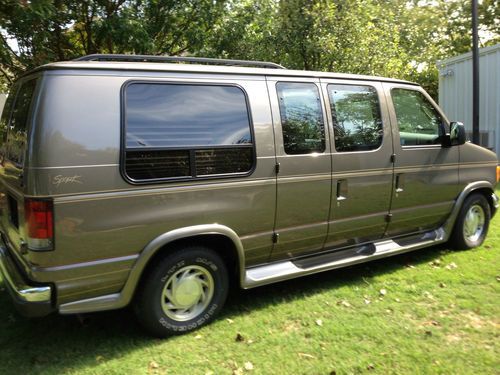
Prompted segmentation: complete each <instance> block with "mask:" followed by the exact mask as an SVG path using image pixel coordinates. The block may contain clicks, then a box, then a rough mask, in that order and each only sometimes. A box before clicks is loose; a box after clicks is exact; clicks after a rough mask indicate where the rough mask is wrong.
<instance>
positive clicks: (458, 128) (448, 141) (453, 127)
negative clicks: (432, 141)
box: [442, 122, 465, 147]
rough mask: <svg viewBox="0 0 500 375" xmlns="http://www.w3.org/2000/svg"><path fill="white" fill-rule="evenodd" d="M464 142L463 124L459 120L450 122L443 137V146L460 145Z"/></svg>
mask: <svg viewBox="0 0 500 375" xmlns="http://www.w3.org/2000/svg"><path fill="white" fill-rule="evenodd" d="M464 143H465V126H464V124H462V123H461V122H452V123H450V132H449V133H448V134H445V135H444V137H443V142H442V144H443V146H445V147H451V146H460V145H463V144H464Z"/></svg>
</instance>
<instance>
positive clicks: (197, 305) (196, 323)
mask: <svg viewBox="0 0 500 375" xmlns="http://www.w3.org/2000/svg"><path fill="white" fill-rule="evenodd" d="M228 284H229V280H228V275H227V270H226V266H225V264H224V262H223V261H222V259H221V258H220V256H219V255H218V254H217V253H216V252H214V251H213V250H212V249H209V248H206V247H202V246H189V247H184V248H182V249H179V250H178V251H176V252H174V253H172V254H169V255H168V256H166V257H165V258H163V259H161V260H160V262H159V263H158V264H157V265H156V266H154V268H153V269H151V270H150V272H149V274H148V275H146V278H145V279H144V282H143V283H141V286H140V290H138V296H137V299H136V305H135V310H136V314H137V317H138V319H139V321H140V322H141V323H142V325H143V326H144V327H145V328H146V329H147V330H148V331H149V332H150V333H152V334H153V335H154V336H158V337H165V336H169V335H175V334H181V333H186V332H189V331H193V330H195V329H197V328H199V327H201V326H202V325H205V324H207V323H208V322H210V321H211V320H213V318H214V317H215V316H216V315H217V313H218V312H219V311H220V309H221V308H222V306H223V305H224V302H225V300H226V297H227V292H228Z"/></svg>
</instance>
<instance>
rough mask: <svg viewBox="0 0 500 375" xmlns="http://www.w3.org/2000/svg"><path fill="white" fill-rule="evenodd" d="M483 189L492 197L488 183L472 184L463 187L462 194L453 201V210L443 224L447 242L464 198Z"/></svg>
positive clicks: (490, 186)
mask: <svg viewBox="0 0 500 375" xmlns="http://www.w3.org/2000/svg"><path fill="white" fill-rule="evenodd" d="M484 188H487V189H489V190H491V194H493V195H494V189H493V185H492V184H491V182H489V181H476V182H472V183H470V184H468V185H467V186H465V188H464V189H463V190H462V192H461V193H460V194H459V195H458V197H457V199H456V200H455V205H454V206H453V210H452V211H451V213H450V216H449V217H448V219H447V220H446V222H445V223H444V224H443V229H444V232H445V239H446V240H448V239H449V238H450V236H451V232H452V231H453V227H454V226H455V222H456V220H457V217H458V214H459V212H460V209H461V208H462V205H463V203H464V201H465V198H467V196H468V195H469V194H470V193H472V192H473V191H474V190H478V189H484ZM493 201H494V202H495V199H493Z"/></svg>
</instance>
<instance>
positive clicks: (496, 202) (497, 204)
mask: <svg viewBox="0 0 500 375" xmlns="http://www.w3.org/2000/svg"><path fill="white" fill-rule="evenodd" d="M491 199H492V201H493V207H495V209H497V210H498V207H500V198H498V196H497V195H496V194H495V193H492V194H491Z"/></svg>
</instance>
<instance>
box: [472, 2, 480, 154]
mask: <svg viewBox="0 0 500 375" xmlns="http://www.w3.org/2000/svg"><path fill="white" fill-rule="evenodd" d="M472 142H473V143H475V144H476V145H478V144H479V37H478V33H477V0H472Z"/></svg>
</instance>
